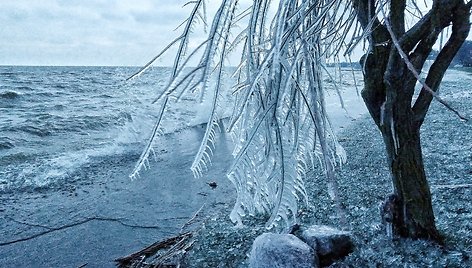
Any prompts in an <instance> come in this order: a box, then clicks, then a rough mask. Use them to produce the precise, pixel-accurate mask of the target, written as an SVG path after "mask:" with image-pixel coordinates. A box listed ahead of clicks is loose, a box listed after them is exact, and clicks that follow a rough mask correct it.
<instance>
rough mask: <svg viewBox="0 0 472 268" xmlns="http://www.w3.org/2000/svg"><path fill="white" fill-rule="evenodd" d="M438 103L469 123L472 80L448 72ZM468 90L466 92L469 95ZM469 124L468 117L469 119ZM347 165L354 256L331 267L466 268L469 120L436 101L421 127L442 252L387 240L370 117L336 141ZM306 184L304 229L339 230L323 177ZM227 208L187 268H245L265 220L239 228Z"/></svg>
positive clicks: (206, 230) (381, 157)
mask: <svg viewBox="0 0 472 268" xmlns="http://www.w3.org/2000/svg"><path fill="white" fill-rule="evenodd" d="M453 72H454V73H453V74H454V75H456V76H457V75H458V77H452V78H451V75H449V76H447V77H449V79H445V82H444V84H443V86H442V89H441V91H442V92H444V93H445V94H443V95H442V97H443V98H444V99H445V100H446V101H448V102H449V103H450V104H451V105H452V106H453V107H455V109H457V110H458V111H460V112H461V113H462V114H465V115H466V117H467V118H472V94H470V89H469V88H468V87H467V86H468V85H470V82H471V81H472V76H470V74H467V73H461V72H458V71H453ZM467 90H469V91H467ZM471 120H472V119H471ZM339 136H340V137H339V140H340V142H341V144H342V145H343V146H344V148H345V149H346V151H347V153H348V162H347V164H346V165H344V166H343V167H342V169H341V170H340V171H339V173H338V181H339V185H340V194H341V196H342V202H343V205H344V207H345V208H346V210H347V215H346V216H347V222H348V228H347V229H348V230H350V231H351V232H352V235H353V240H354V243H355V246H356V248H355V250H354V252H353V253H351V254H350V255H349V256H347V257H346V258H344V259H343V260H340V261H338V262H336V263H334V264H332V265H331V266H330V267H472V205H471V204H472V187H471V186H470V184H471V183H472V122H471V121H468V122H463V121H461V120H460V119H459V118H458V117H456V116H455V115H454V114H453V113H451V112H450V111H448V110H447V109H446V108H445V107H443V106H441V105H440V104H438V103H437V102H433V104H432V107H431V110H430V112H429V114H428V116H427V119H426V121H425V123H424V125H423V128H422V145H423V153H424V158H425V159H424V160H425V166H426V173H427V176H428V179H429V183H430V186H431V192H432V196H433V206H434V212H435V216H436V224H437V228H438V230H439V231H440V232H441V233H442V234H443V235H444V236H445V246H439V245H437V244H434V243H432V242H428V241H423V240H411V239H396V240H392V239H389V238H387V237H386V235H385V230H384V228H383V227H382V225H381V224H380V214H379V205H380V203H381V201H382V200H383V199H384V198H385V196H386V195H388V194H389V193H391V192H392V185H391V180H390V174H389V171H388V169H387V165H386V161H385V154H384V147H383V143H382V140H381V136H380V133H379V132H378V130H377V129H376V127H375V126H374V124H373V122H372V121H371V119H370V118H369V117H364V118H362V119H359V120H356V121H355V122H353V123H352V124H351V125H349V126H348V127H346V128H345V129H344V131H342V132H341V133H340V135H339ZM310 177H311V178H312V179H311V180H308V181H307V182H306V188H307V192H308V193H309V197H310V205H309V207H304V208H302V209H300V211H299V216H300V221H301V222H302V223H303V224H328V225H332V226H339V219H338V217H337V216H336V209H335V205H334V203H333V202H332V201H331V200H330V199H329V197H328V194H327V186H326V181H325V178H324V177H323V175H322V174H321V173H316V172H314V173H313V174H312V175H311V176H310ZM231 208H232V203H231V202H230V203H227V204H224V205H222V206H220V207H219V209H218V210H215V211H213V213H212V215H211V216H209V217H208V218H207V219H206V221H205V222H204V224H203V227H202V228H201V229H200V230H199V231H198V233H197V234H196V238H195V243H194V245H193V247H192V248H191V250H190V251H189V252H188V253H187V255H186V256H185V259H184V262H185V263H186V264H187V265H188V266H190V267H247V265H248V262H247V254H248V253H249V252H250V248H251V245H252V242H253V240H254V239H255V237H256V236H258V235H259V234H261V233H263V232H265V231H266V230H265V229H264V222H265V221H266V220H267V219H266V218H265V217H264V216H258V217H256V218H254V217H252V218H247V219H246V222H245V226H244V227H238V228H237V227H235V226H234V225H233V224H232V223H231V222H230V221H229V217H228V215H229V211H230V210H231Z"/></svg>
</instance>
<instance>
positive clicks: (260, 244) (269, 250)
mask: <svg viewBox="0 0 472 268" xmlns="http://www.w3.org/2000/svg"><path fill="white" fill-rule="evenodd" d="M249 267H250V268H277V267H279V268H286V267H293V268H305V267H306V268H317V267H319V266H318V257H317V256H316V254H315V251H314V250H313V248H311V247H310V246H308V245H307V244H305V243H304V242H303V241H301V240H300V239H299V238H297V237H296V236H294V235H291V234H273V233H264V234H262V235H260V236H258V237H257V238H256V240H254V243H253V244H252V250H251V254H250V256H249Z"/></svg>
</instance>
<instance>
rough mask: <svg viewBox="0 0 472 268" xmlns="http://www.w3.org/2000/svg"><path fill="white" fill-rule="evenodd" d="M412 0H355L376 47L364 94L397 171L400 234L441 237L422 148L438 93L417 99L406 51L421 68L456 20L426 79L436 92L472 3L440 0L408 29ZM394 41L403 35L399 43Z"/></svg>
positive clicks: (367, 59) (368, 60)
mask: <svg viewBox="0 0 472 268" xmlns="http://www.w3.org/2000/svg"><path fill="white" fill-rule="evenodd" d="M383 2H386V4H387V5H388V11H389V13H388V14H386V18H385V20H384V21H385V22H384V23H381V21H380V19H379V18H378V17H377V14H381V15H382V12H377V11H378V8H379V7H378V6H376V5H375V3H377V4H381V3H383ZM406 3H407V2H406V0H395V1H393V0H392V1H374V0H352V4H353V6H354V8H355V9H356V12H357V18H358V21H359V23H360V24H361V26H362V27H363V29H364V30H365V31H368V32H369V33H370V34H369V35H368V38H369V43H370V49H369V51H368V53H367V54H365V55H364V56H363V57H362V59H361V64H362V66H363V72H364V82H365V85H364V89H363V91H362V97H363V99H364V102H365V104H366V106H367V108H368V110H369V113H370V115H371V117H372V118H373V120H374V122H375V124H376V125H377V127H378V128H379V130H380V132H381V134H382V137H383V140H384V143H385V146H386V153H387V159H388V164H389V168H390V171H391V174H392V181H393V186H394V192H395V194H396V195H397V196H398V198H399V204H400V206H399V208H400V211H399V212H398V214H399V218H398V220H396V221H394V222H393V230H394V234H396V235H400V236H402V237H411V238H426V239H433V240H437V241H440V235H439V233H438V231H437V229H436V226H435V220H434V214H433V209H432V202H431V193H430V189H429V185H428V181H427V178H426V174H425V170H424V164H423V157H422V152H421V140H420V127H421V125H422V124H423V121H424V118H425V116H426V114H427V111H428V109H429V106H430V104H431V101H432V99H433V96H432V95H431V93H429V92H428V91H427V90H426V89H424V88H423V89H422V90H421V92H420V94H419V96H418V97H417V98H416V100H413V94H414V89H415V85H416V82H417V79H416V77H415V76H414V75H413V73H412V71H411V70H410V69H409V68H408V67H407V65H406V61H405V59H403V58H402V57H401V56H400V53H399V51H398V50H397V47H398V46H399V47H401V50H403V52H405V54H406V55H407V57H408V61H410V62H411V63H412V66H413V68H414V69H416V71H417V72H418V73H420V72H421V70H422V68H423V65H424V63H425V62H426V59H427V57H428V55H429V54H430V53H431V51H432V49H433V45H434V44H435V43H436V41H437V40H438V37H439V35H440V34H441V32H442V31H443V30H444V29H445V28H446V27H447V26H450V25H452V33H451V35H450V37H449V39H448V41H447V43H446V44H445V46H444V47H443V48H442V49H441V51H440V52H439V55H438V56H437V58H436V59H435V60H434V62H433V64H432V66H431V67H430V69H429V72H428V74H427V76H426V80H425V83H426V85H428V86H429V87H430V88H431V89H432V90H433V91H437V90H438V88H439V84H440V82H441V80H442V78H443V76H444V73H445V72H446V70H447V68H448V66H449V64H450V63H451V61H452V59H453V58H454V56H455V54H456V53H457V51H458V50H459V48H460V47H461V45H462V43H463V42H464V41H465V39H466V38H467V35H468V33H469V29H470V22H469V16H470V7H471V5H472V4H471V3H470V2H469V3H465V2H464V1H463V0H450V1H447V0H434V1H433V6H432V8H431V10H430V11H429V12H428V13H427V14H425V15H424V16H423V17H422V18H421V19H420V20H419V21H418V22H417V23H416V24H415V25H413V27H411V28H410V29H406V28H405V12H406V8H407V7H406ZM394 40H398V43H397V46H395V45H394V43H393V42H394Z"/></svg>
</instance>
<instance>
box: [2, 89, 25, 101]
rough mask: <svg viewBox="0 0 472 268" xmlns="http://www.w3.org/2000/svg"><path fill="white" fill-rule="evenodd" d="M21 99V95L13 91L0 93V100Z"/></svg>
mask: <svg viewBox="0 0 472 268" xmlns="http://www.w3.org/2000/svg"><path fill="white" fill-rule="evenodd" d="M20 97H21V94H20V93H18V92H15V91H4V92H1V93H0V98H1V99H8V100H14V99H18V98H20Z"/></svg>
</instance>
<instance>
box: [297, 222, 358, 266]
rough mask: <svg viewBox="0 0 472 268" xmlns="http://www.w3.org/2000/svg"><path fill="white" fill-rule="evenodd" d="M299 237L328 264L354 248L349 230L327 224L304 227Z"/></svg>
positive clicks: (322, 261)
mask: <svg viewBox="0 0 472 268" xmlns="http://www.w3.org/2000/svg"><path fill="white" fill-rule="evenodd" d="M297 234H298V237H299V238H300V239H301V240H303V241H304V242H305V243H307V244H308V245H309V246H310V247H313V248H314V249H315V250H316V253H317V255H318V258H319V261H320V264H321V265H322V266H327V265H330V264H331V263H333V262H334V261H335V260H336V259H339V258H342V257H344V256H347V255H348V254H349V253H351V252H352V251H353V249H354V244H353V243H352V240H351V236H350V233H349V232H346V231H341V230H338V229H335V228H333V227H330V226H326V225H313V226H310V227H307V228H303V229H302V230H300V232H298V233H297Z"/></svg>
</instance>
